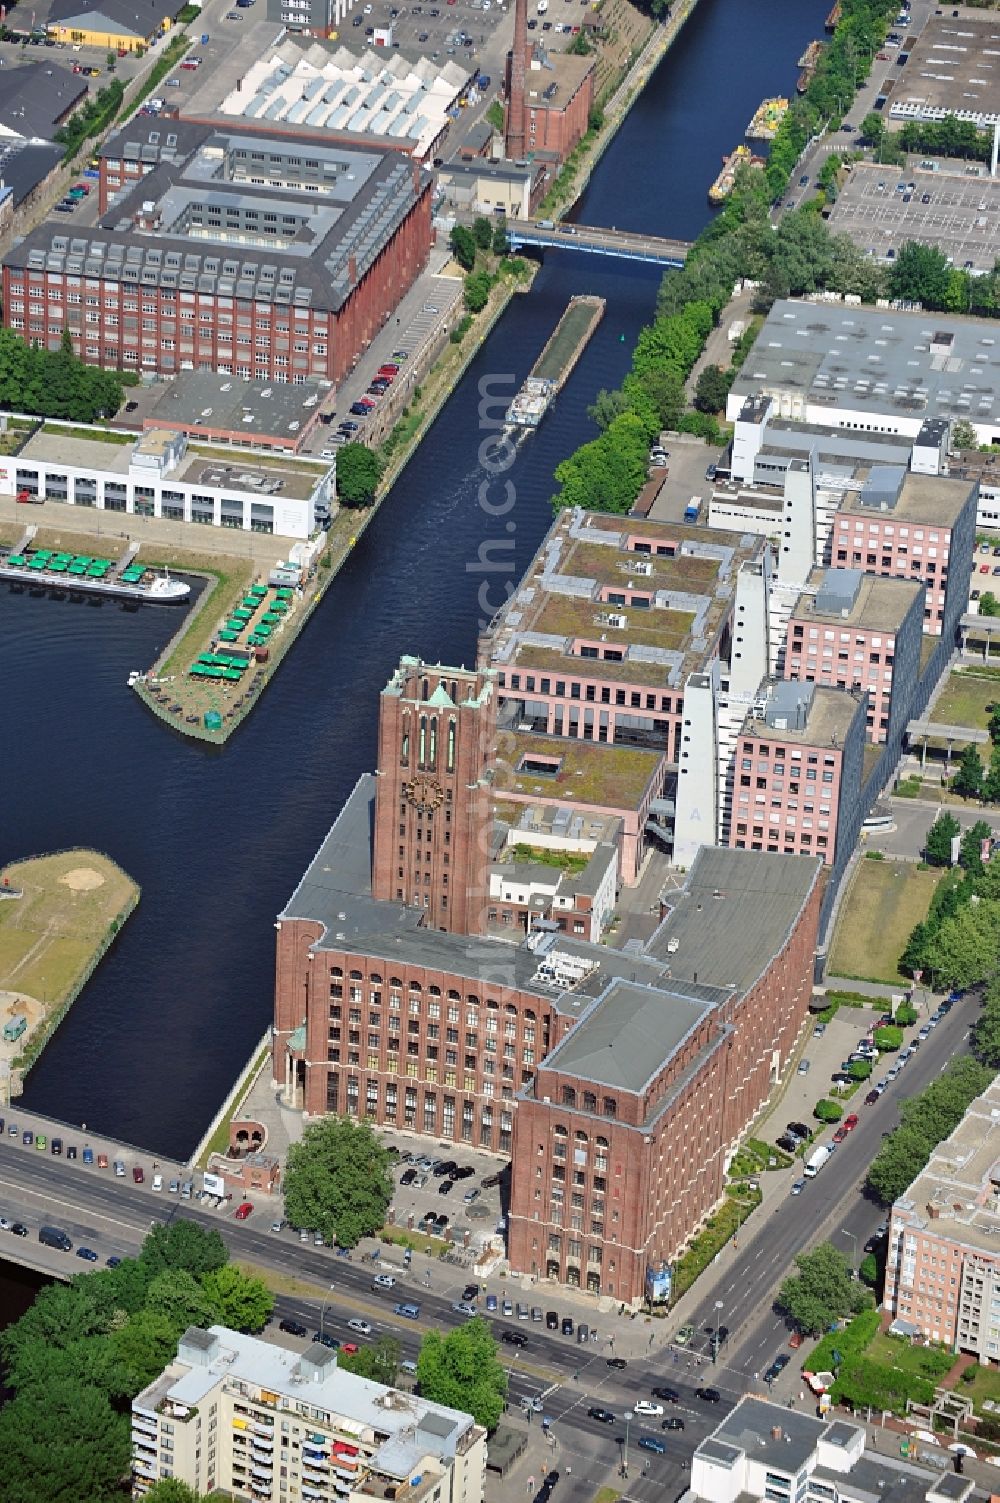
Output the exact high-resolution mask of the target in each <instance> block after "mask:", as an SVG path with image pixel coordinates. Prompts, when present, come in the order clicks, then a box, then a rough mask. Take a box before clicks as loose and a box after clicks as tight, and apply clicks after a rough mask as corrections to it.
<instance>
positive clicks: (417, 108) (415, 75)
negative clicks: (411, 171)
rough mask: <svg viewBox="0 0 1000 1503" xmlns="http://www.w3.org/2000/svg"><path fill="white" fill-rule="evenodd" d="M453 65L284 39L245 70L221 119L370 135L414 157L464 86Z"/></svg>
mask: <svg viewBox="0 0 1000 1503" xmlns="http://www.w3.org/2000/svg"><path fill="white" fill-rule="evenodd" d="M469 76H470V75H469V71H468V69H466V68H462V67H460V66H459V65H458V64H457V63H455V62H453V61H450V60H449V61H448V62H445V63H444V64H440V65H439V64H438V63H434V62H432V61H431V60H430V59H429V58H417V59H414V60H410V59H408V58H406V57H404V56H402V54H401V53H398V52H389V53H387V52H386V51H385V50H384V49H380V50H379V51H375V50H373V49H368V50H366V51H365V52H364V53H362V55H361V56H360V57H358V56H357V55H356V54H355V53H353V52H351V51H350V50H349V49H348V48H347V47H344V46H339V47H337V48H335V49H334V50H333V51H331V50H330V48H329V47H326V46H322V45H321V44H320V43H318V42H314V43H312V44H311V45H310V46H309V47H307V48H306V49H305V50H304V49H303V47H302V46H301V44H299V43H297V42H295V41H293V40H291V39H285V40H284V41H282V43H281V44H280V45H279V46H277V47H274V48H273V49H272V50H270V51H269V52H268V54H267V56H266V57H262V58H260V59H259V60H258V61H257V62H255V63H253V64H252V65H251V66H250V68H248V69H247V71H246V73H245V74H244V76H243V77H242V78H241V79H240V80H239V87H238V88H234V89H233V90H231V92H230V93H228V94H227V95H226V97H225V98H224V99H223V100H222V102H221V104H220V105H219V111H220V113H221V114H223V115H228V116H234V115H235V116H239V117H240V118H241V119H242V120H245V121H247V122H250V121H255V120H260V121H261V122H264V123H268V122H270V123H273V124H274V125H275V126H277V125H279V124H280V125H282V126H285V127H287V126H294V127H296V129H298V130H304V129H308V130H316V131H320V132H322V131H326V132H329V133H330V134H340V135H343V134H344V133H350V134H352V135H370V136H377V137H380V138H383V139H388V140H393V141H396V142H397V143H398V145H399V147H400V149H401V150H404V151H410V152H413V153H415V154H416V155H417V156H419V157H426V156H428V155H429V154H430V153H431V150H432V148H433V146H434V143H435V142H436V141H437V139H438V137H439V136H440V135H441V133H442V132H443V131H444V130H445V129H446V127H447V126H448V124H449V117H448V110H449V109H451V108H453V107H454V105H455V102H456V100H457V99H458V97H459V95H460V94H461V93H462V92H463V90H464V89H465V87H466V86H467V84H468V82H469Z"/></svg>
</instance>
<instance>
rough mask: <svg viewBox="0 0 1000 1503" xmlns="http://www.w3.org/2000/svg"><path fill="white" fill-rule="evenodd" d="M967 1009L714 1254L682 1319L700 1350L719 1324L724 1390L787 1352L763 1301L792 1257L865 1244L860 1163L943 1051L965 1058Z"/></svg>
mask: <svg viewBox="0 0 1000 1503" xmlns="http://www.w3.org/2000/svg"><path fill="white" fill-rule="evenodd" d="M974 1009H975V1002H974V1000H973V999H972V998H971V997H970V998H967V999H966V1000H965V1001H964V1002H960V1003H958V1004H957V1006H955V1007H953V1008H952V1010H951V1012H950V1013H948V1014H947V1015H946V1016H945V1017H944V1018H943V1019H942V1021H941V1022H940V1023H939V1024H938V1026H937V1027H936V1028H935V1029H934V1030H933V1032H932V1033H931V1035H930V1037H929V1038H928V1039H927V1040H926V1042H925V1043H924V1044H923V1045H922V1046H921V1048H920V1049H919V1050H918V1052H917V1053H916V1055H914V1056H913V1057H912V1058H911V1059H910V1061H909V1062H908V1064H907V1065H906V1067H905V1069H904V1070H903V1071H902V1073H901V1074H900V1075H899V1076H898V1077H897V1079H896V1080H895V1082H894V1083H893V1084H892V1085H891V1086H889V1088H888V1090H887V1091H886V1092H885V1093H884V1095H883V1096H882V1097H881V1098H880V1100H879V1101H877V1102H876V1103H875V1104H874V1105H873V1106H864V1105H859V1104H858V1102H859V1101H863V1097H862V1096H861V1094H860V1093H859V1095H858V1097H856V1098H855V1100H854V1102H853V1103H852V1105H853V1107H854V1108H855V1109H856V1110H857V1111H858V1113H859V1115H860V1118H861V1120H860V1122H859V1124H858V1126H857V1128H856V1129H855V1130H854V1132H852V1133H851V1134H850V1135H849V1136H848V1137H847V1138H846V1139H845V1141H844V1142H843V1143H841V1144H840V1145H839V1147H838V1148H837V1150H836V1152H835V1153H834V1155H833V1157H832V1158H831V1159H830V1160H829V1161H828V1163H827V1164H826V1165H825V1166H824V1168H823V1169H822V1170H821V1172H820V1174H819V1175H817V1177H816V1178H815V1179H813V1180H807V1181H806V1186H805V1189H804V1191H803V1192H802V1194H801V1195H798V1196H788V1195H786V1196H785V1197H784V1198H783V1199H780V1200H779V1201H778V1202H777V1204H776V1205H774V1208H773V1209H772V1210H770V1211H768V1209H767V1203H766V1202H765V1205H764V1207H762V1210H761V1212H760V1213H759V1214H760V1215H761V1216H762V1217H763V1218H764V1219H762V1220H761V1222H760V1224H759V1226H757V1228H756V1229H755V1230H754V1231H752V1232H751V1233H750V1235H749V1237H746V1238H744V1237H741V1238H740V1239H739V1246H738V1247H737V1248H736V1249H735V1250H733V1249H732V1248H731V1247H730V1248H727V1249H725V1250H724V1251H723V1253H722V1255H721V1258H722V1261H721V1262H720V1265H719V1272H718V1274H717V1276H716V1278H715V1279H714V1280H713V1281H712V1285H713V1287H711V1288H710V1289H709V1288H706V1291H705V1294H704V1296H703V1297H702V1299H701V1300H700V1302H699V1304H698V1305H697V1306H696V1308H695V1312H694V1314H692V1315H691V1316H689V1317H688V1318H689V1319H690V1321H691V1323H692V1324H693V1325H694V1326H695V1329H696V1331H697V1332H698V1337H697V1338H696V1343H695V1346H696V1349H701V1350H707V1349H708V1346H709V1341H710V1338H709V1337H708V1335H707V1334H706V1333H707V1332H708V1331H710V1330H711V1329H712V1328H713V1327H714V1326H715V1324H716V1322H717V1321H718V1322H719V1323H720V1324H723V1325H726V1326H728V1327H729V1332H730V1335H729V1338H728V1341H727V1342H726V1345H725V1346H724V1348H723V1351H722V1354H721V1360H720V1364H719V1367H718V1368H717V1369H715V1370H716V1371H718V1372H720V1374H722V1375H723V1376H726V1377H727V1379H728V1381H729V1383H730V1386H735V1385H738V1384H740V1383H741V1382H742V1383H746V1382H747V1381H748V1380H751V1379H752V1378H753V1377H754V1376H755V1375H756V1374H757V1373H760V1372H762V1371H763V1369H764V1368H765V1367H767V1366H768V1364H769V1362H770V1361H771V1360H772V1358H773V1357H774V1356H775V1355H776V1354H777V1353H778V1352H779V1351H781V1350H783V1349H785V1350H787V1341H788V1326H787V1325H786V1322H785V1320H784V1318H783V1317H782V1316H779V1315H777V1314H776V1313H775V1312H774V1309H773V1304H772V1302H773V1299H774V1296H775V1293H776V1291H777V1287H778V1285H779V1283H780V1282H781V1280H782V1279H783V1278H784V1277H785V1275H786V1274H787V1273H789V1272H791V1271H792V1265H793V1262H794V1259H795V1257H796V1255H797V1254H798V1253H800V1252H802V1251H804V1250H805V1249H806V1248H808V1247H811V1246H814V1245H815V1244H816V1243H817V1242H820V1241H823V1240H825V1239H829V1240H831V1241H832V1242H833V1243H834V1244H835V1245H837V1246H839V1247H841V1249H842V1250H843V1251H844V1252H845V1253H846V1254H847V1255H848V1256H850V1257H853V1258H854V1259H855V1262H857V1261H858V1260H860V1258H861V1256H862V1248H863V1246H864V1243H865V1241H866V1240H867V1238H868V1237H870V1236H871V1235H872V1233H873V1232H874V1230H875V1228H876V1226H877V1225H878V1224H879V1222H880V1221H882V1220H883V1219H884V1217H885V1215H886V1212H885V1209H884V1207H882V1206H881V1205H879V1204H878V1202H877V1201H874V1200H871V1199H869V1198H867V1197H866V1195H865V1193H864V1191H863V1182H864V1177H865V1174H866V1172H867V1168H868V1164H869V1162H870V1161H871V1159H872V1158H873V1157H874V1155H875V1154H876V1153H877V1151H878V1149H879V1146H880V1144H881V1140H882V1137H883V1136H884V1135H885V1134H886V1133H888V1132H890V1131H891V1130H892V1129H893V1128H894V1127H895V1126H896V1125H897V1123H898V1105H899V1101H900V1100H901V1099H902V1100H905V1099H906V1098H907V1097H910V1096H915V1095H917V1094H918V1093H919V1092H920V1091H922V1090H923V1089H924V1087H925V1086H926V1085H928V1084H929V1083H930V1082H931V1081H932V1080H933V1079H934V1078H935V1077H936V1076H937V1075H938V1074H940V1072H941V1069H942V1067H943V1066H944V1065H945V1064H946V1062H947V1061H948V1059H949V1058H950V1057H951V1056H952V1055H954V1054H960V1053H964V1052H965V1047H966V1035H967V1031H968V1028H969V1025H970V1023H971V1021H972V1017H973V1012H974ZM890 1059H891V1056H890ZM889 1063H890V1060H886V1061H884V1062H882V1063H881V1065H880V1066H876V1070H875V1075H874V1076H873V1079H876V1080H877V1079H881V1078H882V1076H883V1075H884V1074H885V1070H886V1069H887V1068H888V1066H889ZM818 1085H819V1082H817V1086H818ZM827 1141H828V1139H827ZM776 1172H780V1171H776ZM785 1173H786V1174H787V1179H788V1185H789V1187H790V1186H791V1184H792V1182H793V1180H795V1179H797V1178H798V1177H799V1174H800V1166H799V1165H798V1164H796V1166H795V1168H794V1169H789V1170H787V1171H785ZM752 1224H753V1223H752V1222H751V1223H749V1225H751V1226H752ZM852 1239H853V1240H852ZM716 1300H721V1301H722V1309H721V1310H720V1311H717V1310H716Z"/></svg>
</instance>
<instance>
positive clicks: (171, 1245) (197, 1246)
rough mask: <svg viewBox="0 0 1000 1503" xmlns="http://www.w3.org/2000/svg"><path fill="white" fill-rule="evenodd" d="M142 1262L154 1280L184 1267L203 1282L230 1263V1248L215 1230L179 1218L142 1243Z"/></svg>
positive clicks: (165, 1224) (156, 1227)
mask: <svg viewBox="0 0 1000 1503" xmlns="http://www.w3.org/2000/svg"><path fill="white" fill-rule="evenodd" d="M139 1261H140V1263H142V1265H143V1267H144V1268H145V1269H146V1271H147V1273H148V1274H149V1276H150V1277H151V1278H152V1277H155V1275H156V1274H158V1273H162V1272H163V1271H164V1269H167V1268H183V1269H184V1270H185V1272H186V1273H190V1274H192V1275H193V1277H194V1278H196V1279H200V1278H201V1276H202V1274H205V1273H211V1272H213V1270H214V1269H216V1268H222V1267H224V1266H225V1264H226V1263H228V1262H229V1249H228V1248H227V1247H226V1244H225V1243H224V1242H223V1240H222V1237H221V1235H220V1234H219V1232H218V1231H217V1230H216V1229H215V1227H210V1228H209V1227H201V1226H199V1225H198V1223H197V1222H196V1221H186V1220H185V1219H184V1218H183V1217H179V1218H178V1219H177V1220H176V1221H171V1222H169V1223H164V1222H159V1223H157V1225H156V1226H154V1227H153V1229H152V1231H151V1232H149V1233H148V1235H147V1236H146V1238H145V1240H144V1241H143V1244H142V1251H141V1252H140V1253H139ZM115 1272H116V1273H117V1269H116V1270H115Z"/></svg>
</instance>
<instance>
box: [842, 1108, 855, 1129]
mask: <svg viewBox="0 0 1000 1503" xmlns="http://www.w3.org/2000/svg"><path fill="white" fill-rule="evenodd" d="M857 1125H858V1114H857V1112H852V1113H851V1115H850V1116H849V1117H845V1118H844V1121H843V1128H844V1131H845V1132H853V1131H854V1129H855V1128H856V1127H857Z"/></svg>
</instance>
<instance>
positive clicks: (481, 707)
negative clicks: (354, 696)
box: [372, 657, 497, 934]
mask: <svg viewBox="0 0 1000 1503" xmlns="http://www.w3.org/2000/svg"><path fill="white" fill-rule="evenodd" d="M496 715H497V702H496V683H495V679H494V675H493V672H492V671H491V670H490V669H480V670H478V671H470V670H469V669H466V668H443V667H442V666H441V665H440V664H438V665H437V666H434V667H432V666H431V665H430V664H428V663H423V662H421V661H420V660H419V659H417V658H409V657H405V658H403V659H402V661H401V662H400V665H399V667H398V668H397V669H396V671H395V673H394V674H393V676H392V678H391V679H390V680H389V682H388V684H387V685H386V686H385V688H384V689H383V690H382V694H381V696H380V699H379V738H378V772H377V782H376V790H375V836H374V860H373V865H372V892H373V894H374V896H375V897H376V898H386V899H393V900H395V901H397V902H401V903H407V904H410V905H411V906H413V907H417V908H422V909H423V910H424V912H425V915H426V922H427V925H428V927H429V928H433V929H446V930H448V931H450V932H451V933H453V934H482V933H484V932H485V930H486V913H487V907H488V901H489V869H490V844H491V839H492V829H493V817H492V795H491V787H492V775H493V760H494V756H495V749H496Z"/></svg>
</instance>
